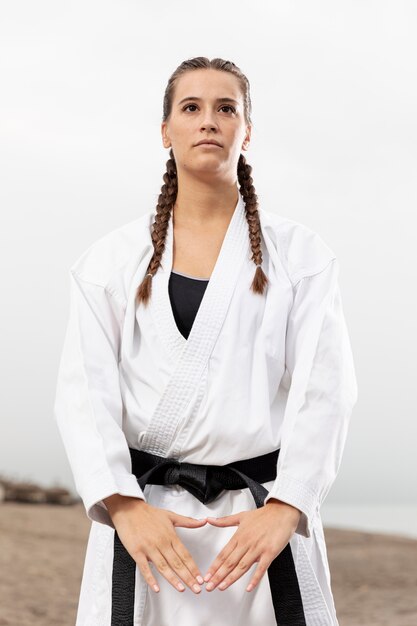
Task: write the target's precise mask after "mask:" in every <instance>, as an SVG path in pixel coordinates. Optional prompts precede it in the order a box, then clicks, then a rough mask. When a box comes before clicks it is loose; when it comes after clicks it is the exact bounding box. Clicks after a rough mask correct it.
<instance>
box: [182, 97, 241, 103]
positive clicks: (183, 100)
mask: <svg viewBox="0 0 417 626" xmlns="http://www.w3.org/2000/svg"><path fill="white" fill-rule="evenodd" d="M187 100H201V98H197V96H188V97H187V98H183V99H182V100H180V102H178V105H180V104H182V103H183V102H186V101H187ZM216 102H233V103H234V104H237V105H238V104H239V102H237V100H234V99H233V98H217V99H216Z"/></svg>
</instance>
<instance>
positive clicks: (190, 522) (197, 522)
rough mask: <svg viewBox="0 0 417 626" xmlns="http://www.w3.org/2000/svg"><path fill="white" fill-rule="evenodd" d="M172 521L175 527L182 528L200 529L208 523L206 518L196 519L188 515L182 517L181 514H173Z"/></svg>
mask: <svg viewBox="0 0 417 626" xmlns="http://www.w3.org/2000/svg"><path fill="white" fill-rule="evenodd" d="M171 521H172V523H173V524H174V526H182V527H185V528H199V527H200V526H204V524H206V523H207V520H206V518H205V517H204V518H202V519H196V518H195V517H188V516H187V515H180V514H179V513H174V512H173V511H172V512H171Z"/></svg>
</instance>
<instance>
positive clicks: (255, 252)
mask: <svg viewBox="0 0 417 626" xmlns="http://www.w3.org/2000/svg"><path fill="white" fill-rule="evenodd" d="M251 172H252V167H251V166H250V165H249V164H248V163H246V159H245V157H244V156H243V154H241V155H240V157H239V161H238V164H237V175H238V180H239V185H240V193H241V194H242V197H243V200H244V201H245V206H246V219H247V222H248V226H249V239H250V243H251V249H252V259H253V261H254V262H255V264H256V270H255V275H254V277H253V281H252V284H251V289H252V291H253V292H254V293H260V294H263V292H264V289H265V286H266V284H267V283H268V282H269V281H268V278H267V276H266V275H265V273H264V271H263V269H262V267H261V265H262V250H261V224H260V220H259V212H258V197H257V195H256V193H255V187H254V186H253V180H252V176H251Z"/></svg>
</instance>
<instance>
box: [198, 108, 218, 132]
mask: <svg viewBox="0 0 417 626" xmlns="http://www.w3.org/2000/svg"><path fill="white" fill-rule="evenodd" d="M217 129H218V125H217V123H216V121H215V119H214V117H213V111H212V110H211V109H210V108H209V109H206V110H205V113H204V115H203V120H202V122H201V130H205V131H207V130H214V131H216V130H217Z"/></svg>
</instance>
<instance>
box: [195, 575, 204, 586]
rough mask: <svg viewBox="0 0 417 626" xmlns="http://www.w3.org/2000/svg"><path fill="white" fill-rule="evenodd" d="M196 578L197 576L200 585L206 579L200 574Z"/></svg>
mask: <svg viewBox="0 0 417 626" xmlns="http://www.w3.org/2000/svg"><path fill="white" fill-rule="evenodd" d="M196 578H197V580H198V582H199V583H200V585H202V584H203V583H204V580H203V577H202V576H200V575H198V576H196Z"/></svg>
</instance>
